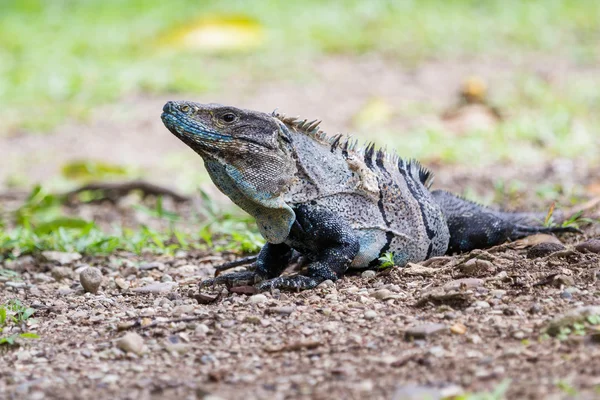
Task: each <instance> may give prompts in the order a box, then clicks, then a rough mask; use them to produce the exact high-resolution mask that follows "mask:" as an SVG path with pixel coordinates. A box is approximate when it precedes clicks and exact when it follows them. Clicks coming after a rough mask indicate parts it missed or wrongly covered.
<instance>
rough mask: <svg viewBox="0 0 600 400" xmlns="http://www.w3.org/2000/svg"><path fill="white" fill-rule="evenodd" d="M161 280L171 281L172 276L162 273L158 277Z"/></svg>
mask: <svg viewBox="0 0 600 400" xmlns="http://www.w3.org/2000/svg"><path fill="white" fill-rule="evenodd" d="M160 281H161V282H173V277H172V276H171V275H169V274H164V275H163V276H161V277H160Z"/></svg>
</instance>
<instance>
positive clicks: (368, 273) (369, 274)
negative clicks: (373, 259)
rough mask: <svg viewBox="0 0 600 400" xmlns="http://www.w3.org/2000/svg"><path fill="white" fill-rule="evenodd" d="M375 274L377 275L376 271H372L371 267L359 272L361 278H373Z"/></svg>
mask: <svg viewBox="0 0 600 400" xmlns="http://www.w3.org/2000/svg"><path fill="white" fill-rule="evenodd" d="M375 275H377V272H375V271H373V270H372V269H368V270H366V271H364V272H363V273H362V274H360V276H361V277H363V278H366V279H368V278H373V277H374V276H375Z"/></svg>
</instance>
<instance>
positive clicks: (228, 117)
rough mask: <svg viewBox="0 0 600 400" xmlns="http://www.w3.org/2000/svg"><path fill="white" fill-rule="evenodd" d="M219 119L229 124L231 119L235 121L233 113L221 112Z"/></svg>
mask: <svg viewBox="0 0 600 400" xmlns="http://www.w3.org/2000/svg"><path fill="white" fill-rule="evenodd" d="M221 119H222V120H223V122H226V123H228V124H230V123H232V122H233V121H235V120H236V119H237V117H236V116H235V114H233V113H227V114H223V115H222V116H221Z"/></svg>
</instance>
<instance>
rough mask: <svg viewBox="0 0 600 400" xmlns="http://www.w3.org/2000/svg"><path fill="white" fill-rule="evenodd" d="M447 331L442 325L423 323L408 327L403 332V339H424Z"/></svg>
mask: <svg viewBox="0 0 600 400" xmlns="http://www.w3.org/2000/svg"><path fill="white" fill-rule="evenodd" d="M447 330H448V328H447V327H446V325H444V324H438V323H425V324H420V325H414V326H411V327H409V328H408V329H407V330H406V331H405V332H404V337H405V338H406V339H425V338H428V337H431V336H434V335H437V334H439V333H441V332H444V331H447Z"/></svg>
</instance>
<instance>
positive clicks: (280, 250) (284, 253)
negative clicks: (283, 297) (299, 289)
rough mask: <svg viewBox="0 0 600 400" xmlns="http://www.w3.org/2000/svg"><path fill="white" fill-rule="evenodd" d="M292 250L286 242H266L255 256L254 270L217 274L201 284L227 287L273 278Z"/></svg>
mask: <svg viewBox="0 0 600 400" xmlns="http://www.w3.org/2000/svg"><path fill="white" fill-rule="evenodd" d="M292 252H293V251H292V248H291V247H290V246H288V245H287V244H284V243H281V244H272V243H267V244H265V245H264V246H263V248H262V249H261V250H260V253H259V254H258V256H257V257H256V261H255V262H254V266H255V268H254V271H240V272H233V273H231V274H224V275H219V276H217V277H216V278H213V279H207V280H205V281H203V282H202V283H201V286H211V285H215V284H225V285H226V286H227V287H234V286H246V285H254V284H256V283H258V282H261V281H263V280H265V279H271V278H275V277H277V276H279V275H281V273H282V272H283V270H285V268H286V267H287V265H288V263H289V261H290V258H291V257H292ZM241 265H243V264H241Z"/></svg>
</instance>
